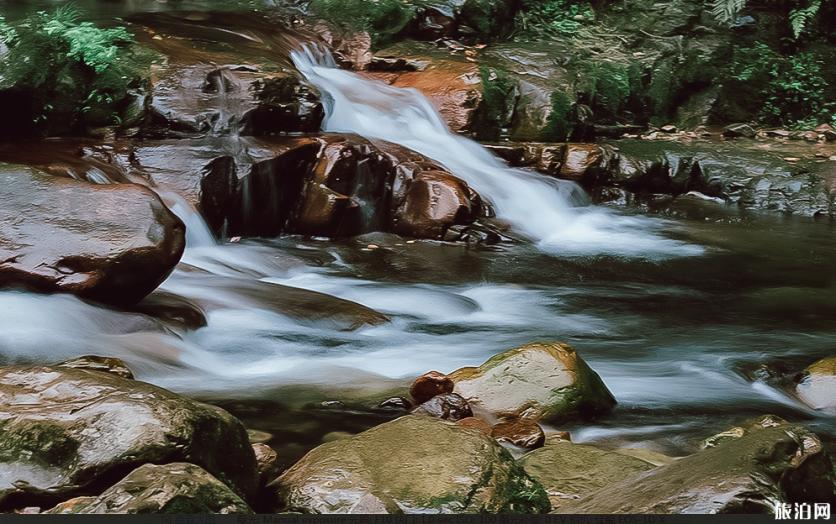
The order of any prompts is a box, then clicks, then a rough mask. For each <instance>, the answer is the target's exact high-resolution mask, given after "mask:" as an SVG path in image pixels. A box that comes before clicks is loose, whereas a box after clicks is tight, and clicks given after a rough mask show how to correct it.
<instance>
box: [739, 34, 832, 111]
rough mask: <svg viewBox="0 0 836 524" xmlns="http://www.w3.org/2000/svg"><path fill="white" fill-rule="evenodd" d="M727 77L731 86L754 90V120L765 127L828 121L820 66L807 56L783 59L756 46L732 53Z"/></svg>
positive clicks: (760, 44)
mask: <svg viewBox="0 0 836 524" xmlns="http://www.w3.org/2000/svg"><path fill="white" fill-rule="evenodd" d="M730 77H731V79H732V80H733V82H739V83H746V84H750V85H755V86H757V96H758V100H757V103H758V104H759V105H760V111H759V114H758V118H759V120H760V121H762V122H764V123H766V124H771V125H795V124H798V123H800V122H803V121H812V120H822V121H827V120H829V119H830V118H831V115H830V114H829V113H830V111H829V109H828V107H827V105H826V94H825V93H826V89H827V81H826V80H825V79H824V76H823V72H822V63H821V62H820V61H819V60H817V59H816V57H815V56H814V55H813V54H811V53H808V52H807V53H798V54H795V55H791V56H783V55H781V54H780V53H777V52H775V51H773V50H772V49H771V48H770V47H769V46H767V45H766V44H763V43H757V44H755V45H754V46H752V47H747V48H742V49H738V50H737V51H736V52H735V54H734V57H733V59H732V63H731V66H730ZM732 89H734V86H732Z"/></svg>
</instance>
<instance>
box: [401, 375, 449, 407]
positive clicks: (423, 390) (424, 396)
mask: <svg viewBox="0 0 836 524" xmlns="http://www.w3.org/2000/svg"><path fill="white" fill-rule="evenodd" d="M452 392H453V381H452V380H450V379H449V378H448V377H447V375H445V374H444V373H439V372H438V371H428V372H426V373H424V374H423V375H421V376H420V377H418V378H416V379H415V382H413V383H412V386H410V388H409V394H410V395H411V396H412V398H413V400H415V403H416V404H423V403H424V402H426V401H428V400H430V399H431V398H433V397H434V396H436V395H442V394H444V393H452Z"/></svg>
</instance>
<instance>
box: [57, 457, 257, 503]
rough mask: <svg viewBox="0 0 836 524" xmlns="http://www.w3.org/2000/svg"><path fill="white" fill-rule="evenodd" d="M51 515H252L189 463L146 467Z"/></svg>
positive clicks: (221, 485) (235, 497) (230, 493)
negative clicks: (93, 495) (95, 495)
mask: <svg viewBox="0 0 836 524" xmlns="http://www.w3.org/2000/svg"><path fill="white" fill-rule="evenodd" d="M44 513H51V514H67V513H74V514H94V513H121V514H148V513H154V514H158V513H161V514H210V513H221V514H233V513H237V514H249V513H252V510H251V509H250V508H249V506H247V503H246V502H244V501H243V500H242V499H241V497H239V496H238V495H237V494H235V492H234V491H232V490H231V489H229V487H227V486H226V485H225V484H224V483H223V482H221V481H219V480H218V479H216V478H215V477H213V476H212V475H211V474H209V473H208V472H207V471H206V470H205V469H203V468H201V467H199V466H195V465H194V464H189V463H186V462H175V463H173V464H164V465H156V464H145V465H144V466H140V467H138V468H137V469H135V470H133V471H132V472H131V473H129V474H128V476H126V477H125V478H123V479H122V480H120V481H119V482H117V483H116V484H114V485H113V486H111V487H109V488H108V489H106V490H105V491H104V493H102V494H101V495H99V496H98V497H79V498H75V499H71V500H69V501H66V502H63V503H61V504H59V505H57V506H56V507H54V508H52V509H50V510H49V511H45V512H44Z"/></svg>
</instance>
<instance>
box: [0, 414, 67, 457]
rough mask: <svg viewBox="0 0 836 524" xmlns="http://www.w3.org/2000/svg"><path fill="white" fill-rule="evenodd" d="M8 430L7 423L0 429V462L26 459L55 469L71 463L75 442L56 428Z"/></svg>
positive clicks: (42, 425)
mask: <svg viewBox="0 0 836 524" xmlns="http://www.w3.org/2000/svg"><path fill="white" fill-rule="evenodd" d="M11 426H12V425H11V424H10V423H8V422H6V423H4V424H2V425H0V461H3V462H14V461H18V460H22V459H29V460H35V461H38V462H42V463H44V464H47V465H50V466H59V465H61V464H65V463H67V462H69V461H71V460H72V459H73V458H74V457H75V453H76V451H77V450H78V446H79V444H78V442H77V441H76V440H74V439H72V438H70V437H68V436H67V435H66V433H65V432H64V429H63V428H61V427H60V426H56V425H54V424H50V423H48V422H42V423H37V422H28V423H26V424H25V426H24V427H11ZM30 457H31V458H30Z"/></svg>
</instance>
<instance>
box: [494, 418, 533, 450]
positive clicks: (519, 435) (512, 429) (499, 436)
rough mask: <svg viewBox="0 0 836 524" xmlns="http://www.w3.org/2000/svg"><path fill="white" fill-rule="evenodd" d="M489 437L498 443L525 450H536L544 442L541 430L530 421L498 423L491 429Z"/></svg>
mask: <svg viewBox="0 0 836 524" xmlns="http://www.w3.org/2000/svg"><path fill="white" fill-rule="evenodd" d="M491 436H492V437H493V438H495V439H496V440H497V441H498V442H505V443H508V444H512V445H514V446H517V447H520V448H526V449H536V448H539V447H542V446H543V443H545V442H546V434H545V433H544V432H543V428H541V427H540V425H539V424H537V423H536V422H531V421H530V420H512V421H508V422H500V423H499V424H496V425H494V427H493V428H491Z"/></svg>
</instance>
